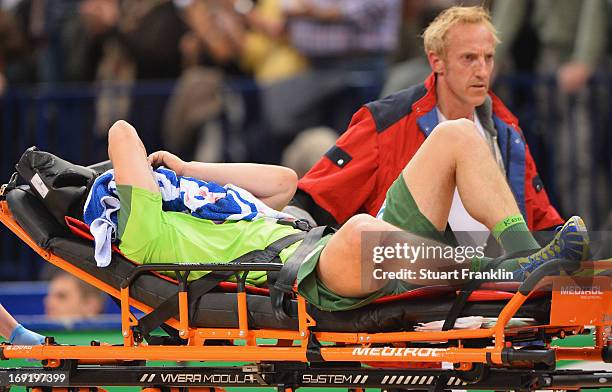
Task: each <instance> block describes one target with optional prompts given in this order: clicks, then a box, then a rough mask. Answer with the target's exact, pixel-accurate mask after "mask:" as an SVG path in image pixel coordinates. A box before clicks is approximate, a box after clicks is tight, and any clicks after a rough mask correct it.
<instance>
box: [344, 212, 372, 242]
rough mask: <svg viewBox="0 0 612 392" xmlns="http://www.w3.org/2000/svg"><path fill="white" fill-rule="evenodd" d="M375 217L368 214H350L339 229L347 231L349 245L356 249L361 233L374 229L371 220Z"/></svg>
mask: <svg viewBox="0 0 612 392" xmlns="http://www.w3.org/2000/svg"><path fill="white" fill-rule="evenodd" d="M375 220H376V218H374V217H372V216H371V215H368V214H358V215H355V216H352V217H351V218H350V219H349V220H348V221H346V223H345V224H344V225H343V226H342V229H341V230H345V231H347V232H348V233H347V235H346V238H347V241H349V242H350V244H351V246H354V247H355V249H357V248H358V247H359V246H360V245H361V237H362V235H363V233H365V232H368V231H372V230H375V227H374V225H373V221H375Z"/></svg>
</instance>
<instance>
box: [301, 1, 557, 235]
mask: <svg viewBox="0 0 612 392" xmlns="http://www.w3.org/2000/svg"><path fill="white" fill-rule="evenodd" d="M423 38H424V43H425V51H426V53H427V57H428V60H429V63H430V65H431V68H432V71H433V73H432V74H431V75H430V76H429V77H428V78H427V80H425V82H424V83H423V84H420V85H416V86H413V87H411V88H409V89H406V90H402V91H399V92H397V93H395V94H393V95H391V96H389V97H386V98H384V99H381V100H379V101H375V102H371V103H368V104H366V105H365V106H363V107H362V108H361V109H360V110H359V111H358V112H357V113H356V114H355V115H354V116H353V118H352V121H351V123H350V125H349V128H348V130H347V131H346V132H345V133H344V134H343V135H342V136H341V137H340V138H339V139H338V141H337V142H336V145H335V146H333V147H332V148H331V149H330V150H329V151H328V152H327V153H326V154H325V156H324V157H323V158H321V160H320V161H319V162H318V163H316V164H315V165H314V167H313V168H312V169H311V170H310V171H309V172H308V173H307V174H306V175H305V176H304V177H303V178H302V179H301V180H300V181H299V184H298V193H297V194H296V196H295V198H294V205H295V206H297V207H301V208H303V209H305V210H306V211H308V212H309V213H310V214H311V215H312V216H313V217H314V219H315V220H316V222H317V223H318V224H329V225H341V224H343V223H344V222H346V220H347V219H348V218H350V217H351V216H353V215H355V214H357V213H361V212H366V213H369V214H370V215H376V214H377V213H378V212H379V210H380V208H381V206H382V205H383V201H384V200H385V195H386V192H387V190H388V189H389V187H390V186H391V184H392V183H393V181H394V180H395V179H396V178H397V177H398V176H399V174H400V172H401V171H402V169H403V168H404V167H406V165H407V164H408V162H409V161H410V160H411V159H412V157H413V156H414V154H415V153H416V151H417V150H418V149H419V148H420V146H421V145H422V143H423V142H424V141H425V138H427V137H428V136H429V135H430V134H431V132H432V131H433V129H434V128H435V127H436V126H437V125H438V124H439V123H440V122H442V121H446V120H453V119H458V118H467V119H470V120H472V121H474V123H475V124H476V127H477V129H478V130H479V132H480V134H481V135H482V136H483V138H484V139H485V140H486V141H487V144H488V145H489V147H490V149H491V152H492V153H493V156H494V157H495V160H496V162H497V164H498V166H499V168H500V170H501V171H502V172H503V173H504V174H505V176H506V178H507V181H508V184H509V185H510V188H511V190H512V193H513V194H514V197H515V199H516V201H517V204H518V205H519V209H520V211H521V213H522V215H523V216H524V217H525V220H526V221H527V224H528V227H529V229H530V230H543V229H547V228H551V227H553V226H556V225H559V224H561V223H562V222H563V221H562V219H561V217H560V216H559V213H558V212H557V211H556V210H555V208H554V207H553V206H552V205H551V204H550V201H549V200H548V196H547V195H546V191H545V190H544V187H543V184H542V181H541V180H540V177H539V176H538V173H537V170H536V167H535V163H534V161H533V158H532V156H531V154H530V152H529V149H528V147H527V144H526V142H525V139H524V137H523V135H522V133H521V130H520V128H519V126H518V121H517V119H516V117H515V116H514V115H513V114H512V113H511V112H510V111H509V110H508V109H507V108H506V107H505V106H504V104H503V103H502V102H501V100H500V99H499V98H497V97H496V96H495V95H494V94H493V93H491V92H490V91H489V83H490V79H491V73H492V70H493V55H494V52H495V46H496V44H497V43H498V42H499V40H498V39H497V36H496V31H495V28H494V27H493V25H492V24H491V22H490V18H489V14H488V12H487V11H486V10H485V9H483V8H482V7H452V8H449V9H447V10H445V11H444V12H442V13H441V14H440V15H438V17H437V18H436V19H435V20H434V21H433V22H432V23H431V24H430V25H429V27H428V28H427V29H426V31H425V33H424V34H423ZM408 186H409V187H410V184H408ZM416 202H417V205H420V203H419V201H418V200H417V201H416ZM448 222H449V225H450V227H451V228H452V229H453V230H454V231H477V230H483V226H479V225H478V222H476V221H475V220H474V219H473V218H472V217H471V216H470V215H469V214H468V213H467V212H466V210H465V208H464V207H463V204H462V202H461V198H460V196H459V195H458V193H455V196H454V199H453V203H452V206H451V208H450V209H449V219H448ZM484 230H486V229H484Z"/></svg>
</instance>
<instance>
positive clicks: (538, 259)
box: [515, 216, 589, 280]
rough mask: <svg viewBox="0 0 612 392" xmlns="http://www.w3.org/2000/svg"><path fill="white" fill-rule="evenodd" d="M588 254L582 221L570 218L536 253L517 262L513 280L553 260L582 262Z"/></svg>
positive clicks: (587, 240)
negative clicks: (517, 268) (518, 268)
mask: <svg viewBox="0 0 612 392" xmlns="http://www.w3.org/2000/svg"><path fill="white" fill-rule="evenodd" d="M588 254H589V234H588V231H587V228H586V225H585V224H584V221H583V220H582V218H580V217H579V216H572V217H571V218H569V219H568V220H567V222H565V224H564V225H563V226H562V227H561V228H560V229H559V230H558V231H557V234H555V237H554V238H553V239H552V241H550V242H549V243H548V244H547V245H546V246H544V247H543V248H542V249H540V250H539V251H537V252H536V253H534V254H532V255H530V256H527V257H524V258H521V259H519V260H518V264H519V267H520V270H519V271H516V272H515V278H519V279H521V280H523V279H524V278H526V277H527V276H528V275H529V274H530V273H531V272H533V271H534V270H535V269H536V268H538V267H539V266H541V265H542V264H544V263H546V262H547V261H550V260H553V259H565V260H574V261H582V260H586V259H587V257H588Z"/></svg>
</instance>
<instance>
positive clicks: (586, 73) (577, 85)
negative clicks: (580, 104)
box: [557, 61, 592, 94]
mask: <svg viewBox="0 0 612 392" xmlns="http://www.w3.org/2000/svg"><path fill="white" fill-rule="evenodd" d="M591 73H592V71H591V67H589V66H588V65H586V64H584V63H581V62H579V61H572V62H569V63H565V64H563V66H561V68H560V69H559V71H558V73H557V80H558V82H559V88H560V89H561V91H563V92H566V93H570V94H571V93H575V92H578V91H579V90H581V89H582V88H583V87H584V86H585V85H586V83H587V81H588V80H589V77H591Z"/></svg>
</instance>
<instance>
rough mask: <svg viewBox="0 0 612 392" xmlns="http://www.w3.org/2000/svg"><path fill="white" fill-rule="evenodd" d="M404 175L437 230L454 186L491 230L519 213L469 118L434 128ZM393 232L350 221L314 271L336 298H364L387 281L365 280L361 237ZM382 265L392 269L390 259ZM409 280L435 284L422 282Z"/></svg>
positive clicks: (412, 240) (406, 236)
mask: <svg viewBox="0 0 612 392" xmlns="http://www.w3.org/2000/svg"><path fill="white" fill-rule="evenodd" d="M402 175H403V176H404V180H405V181H406V184H407V186H408V189H409V190H410V193H411V194H412V196H413V198H414V199H415V201H416V203H417V205H418V207H419V209H420V211H421V213H422V214H423V215H425V216H426V217H427V218H428V219H429V220H430V221H431V222H432V223H433V224H434V225H435V226H436V228H438V229H439V230H441V231H443V230H444V228H445V227H446V223H447V220H448V214H449V211H450V206H451V203H452V198H453V193H454V189H455V186H456V187H457V188H458V189H459V194H460V196H461V199H462V201H463V204H464V206H465V207H466V209H467V211H468V212H469V213H470V215H472V216H473V217H474V218H475V219H477V220H478V221H480V222H482V223H483V224H484V225H485V226H487V227H488V228H489V229H491V228H492V227H493V226H494V225H495V224H496V223H497V222H499V221H500V220H502V219H504V218H506V217H508V216H510V215H518V214H520V211H519V208H518V206H517V205H516V201H515V200H514V196H513V195H512V192H511V191H510V188H509V187H508V184H507V183H506V179H505V178H504V176H503V174H502V173H501V170H500V169H499V167H498V166H497V164H496V162H495V160H494V159H493V155H492V154H491V152H490V150H489V148H488V146H487V145H486V142H485V140H484V138H482V137H481V136H480V135H479V134H478V131H477V130H476V127H475V125H474V123H472V122H471V121H469V120H453V121H447V122H444V123H441V124H440V125H438V127H436V129H435V130H434V131H433V132H432V134H431V135H430V136H429V137H428V138H427V140H426V141H425V142H424V143H423V145H422V146H421V148H420V149H419V151H418V152H417V153H416V154H415V156H414V157H413V158H412V160H411V161H410V163H408V165H407V166H406V168H405V169H404V171H403V172H402ZM397 230H399V229H398V228H396V227H394V226H393V225H391V224H389V223H387V222H383V221H381V220H377V219H374V218H372V217H369V216H356V217H353V218H351V219H350V220H349V221H348V222H347V223H345V225H344V226H343V227H342V228H341V229H340V230H339V231H338V233H336V234H335V235H334V237H332V239H331V240H330V241H329V243H328V245H327V246H326V248H325V249H324V250H323V253H322V254H321V258H320V260H319V264H318V269H317V273H318V275H319V278H320V279H321V281H322V283H323V284H325V285H326V286H327V287H328V288H329V289H330V290H332V291H334V292H335V293H336V294H338V295H341V296H347V297H363V296H365V295H367V294H369V293H371V292H373V291H375V290H377V289H379V288H381V287H382V286H383V285H384V284H385V283H386V282H384V281H382V280H374V279H373V278H372V279H371V281H369V282H368V281H367V280H366V281H364V280H363V277H364V276H369V277H371V276H372V274H371V270H372V268H373V263H367V262H366V263H362V262H361V252H362V247H363V244H362V233H364V232H385V231H397ZM370 235H375V234H370ZM382 237H385V238H384V242H387V243H393V242H395V241H397V242H398V243H408V244H413V246H419V245H421V244H424V245H426V246H427V245H436V242H435V241H431V240H426V239H423V238H421V237H418V236H416V235H414V234H411V233H406V232H394V233H392V234H387V235H385V236H382ZM437 245H441V244H437ZM386 262H388V264H387V265H392V260H388V261H386ZM427 262H428V267H430V268H432V269H435V270H438V271H445V270H446V271H450V270H453V269H457V268H466V266H463V267H461V265H459V264H457V263H456V262H455V261H454V260H453V259H444V258H441V259H437V260H431V259H428V261H427ZM404 265H405V267H410V266H412V267H415V268H418V263H415V264H408V263H405V262H404ZM421 267H422V266H421ZM413 282H414V283H418V284H430V283H433V282H428V281H425V280H414V281H413Z"/></svg>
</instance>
